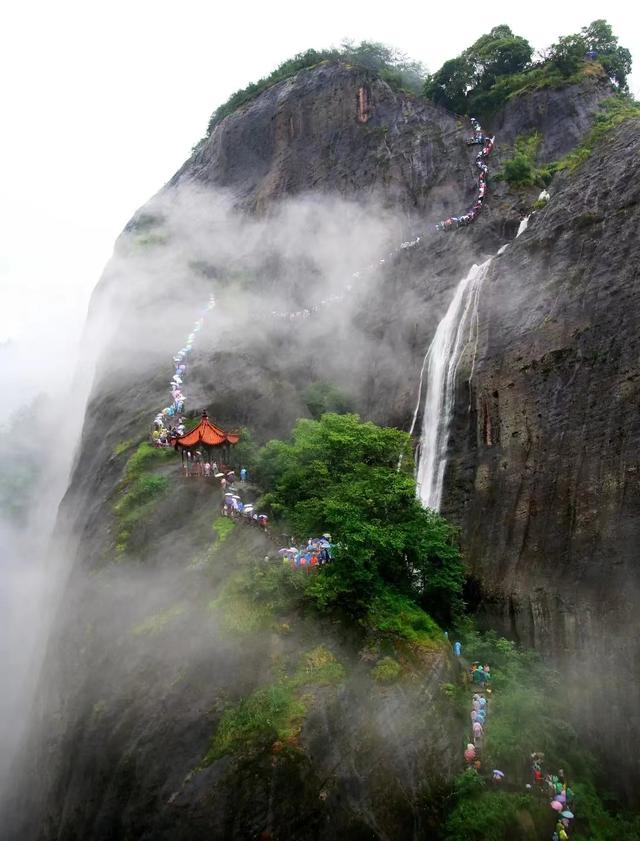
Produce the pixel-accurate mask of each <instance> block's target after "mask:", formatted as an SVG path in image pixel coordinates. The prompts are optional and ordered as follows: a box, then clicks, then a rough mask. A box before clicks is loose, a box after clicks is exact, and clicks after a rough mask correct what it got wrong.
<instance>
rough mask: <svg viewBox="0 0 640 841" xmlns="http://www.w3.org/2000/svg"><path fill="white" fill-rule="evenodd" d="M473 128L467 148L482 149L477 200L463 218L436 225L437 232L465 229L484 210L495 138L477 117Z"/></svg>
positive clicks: (478, 155)
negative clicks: (483, 127)
mask: <svg viewBox="0 0 640 841" xmlns="http://www.w3.org/2000/svg"><path fill="white" fill-rule="evenodd" d="M471 126H472V128H473V135H472V136H471V137H470V138H469V139H468V140H467V146H481V147H482V148H481V149H480V151H479V152H478V154H477V155H476V167H477V169H479V170H480V172H479V173H478V183H477V190H476V198H475V201H474V203H473V204H472V205H471V207H470V208H469V209H468V210H467V212H466V213H464V214H463V215H462V216H450V217H449V218H448V219H445V220H444V221H442V222H439V223H438V224H437V225H436V231H453V230H455V229H456V228H463V227H464V226H465V225H470V224H471V223H472V222H473V220H474V219H475V218H476V216H477V215H478V214H479V213H480V211H481V210H482V207H483V204H484V200H485V197H486V195H487V177H488V174H489V167H488V166H487V158H488V157H489V155H490V154H491V152H492V151H493V144H494V141H495V137H489V136H488V135H486V134H485V133H484V131H483V129H482V126H481V125H480V123H479V122H478V120H477V119H476V118H475V117H471Z"/></svg>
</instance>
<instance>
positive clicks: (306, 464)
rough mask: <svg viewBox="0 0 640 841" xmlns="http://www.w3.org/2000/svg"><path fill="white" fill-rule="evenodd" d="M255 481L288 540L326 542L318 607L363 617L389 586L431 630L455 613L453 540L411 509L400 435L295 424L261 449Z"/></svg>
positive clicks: (432, 516)
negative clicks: (327, 558) (288, 530)
mask: <svg viewBox="0 0 640 841" xmlns="http://www.w3.org/2000/svg"><path fill="white" fill-rule="evenodd" d="M400 455H403V456H404V470H403V471H398V470H397V464H398V459H399V457H400ZM256 472H257V475H258V478H259V480H260V481H261V483H262V485H263V486H264V487H265V488H267V489H269V493H268V495H267V497H266V498H265V501H266V502H268V503H269V504H270V505H271V507H272V510H273V512H274V513H275V514H276V515H282V516H285V517H286V519H287V521H288V522H289V523H291V525H292V527H293V529H294V531H295V532H296V533H297V534H299V535H301V536H303V537H307V536H308V535H313V534H322V533H323V532H330V533H331V535H332V539H333V542H334V543H335V544H336V545H335V550H334V560H333V563H331V564H330V565H328V566H327V567H325V568H324V569H323V571H322V575H321V576H318V578H317V579H316V582H315V583H314V587H313V588H312V589H313V595H314V596H315V598H316V600H317V602H318V604H319V605H321V606H325V607H329V606H332V605H340V606H341V607H344V608H346V609H347V610H349V611H350V612H353V613H359V614H363V613H366V611H367V610H368V609H369V607H370V605H371V603H372V601H373V600H374V599H375V597H376V596H377V595H378V594H379V593H380V591H381V588H383V587H384V586H385V585H391V586H392V587H394V588H396V589H397V590H398V591H399V592H400V593H404V594H406V595H408V596H411V597H412V598H413V599H414V600H415V601H416V602H418V603H420V604H421V606H423V607H424V608H425V609H426V610H427V611H428V612H429V613H430V614H431V615H433V616H434V617H435V618H436V619H437V620H438V621H442V622H446V623H447V624H450V622H451V621H452V619H453V618H454V617H455V616H456V615H457V614H458V613H459V611H460V610H461V605H462V601H461V592H462V584H463V580H464V568H463V565H462V561H461V559H460V553H459V550H458V548H457V545H456V540H455V533H454V530H453V529H452V527H451V526H450V525H449V524H448V523H447V522H446V521H445V520H444V519H443V518H442V517H440V516H439V515H438V514H437V513H436V512H434V511H429V510H425V509H423V508H422V506H421V505H420V503H419V502H418V500H417V499H416V496H415V482H414V480H413V475H412V473H411V446H410V438H409V435H408V434H407V433H405V432H401V431H400V430H397V429H390V428H383V427H380V426H377V425H376V424H373V423H363V422H362V421H361V420H360V418H359V417H358V416H357V415H336V414H325V415H323V416H322V417H321V418H320V420H318V421H312V420H300V421H298V423H297V424H296V426H295V428H294V431H293V438H292V441H291V442H283V441H271V442H270V443H269V444H267V445H266V447H264V448H263V450H262V452H261V455H260V458H259V461H258V465H257V471H256Z"/></svg>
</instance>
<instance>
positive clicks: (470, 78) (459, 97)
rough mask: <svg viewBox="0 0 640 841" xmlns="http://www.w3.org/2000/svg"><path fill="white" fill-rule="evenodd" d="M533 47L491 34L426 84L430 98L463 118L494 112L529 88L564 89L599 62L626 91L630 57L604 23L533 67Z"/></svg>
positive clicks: (561, 42) (555, 47) (501, 32)
mask: <svg viewBox="0 0 640 841" xmlns="http://www.w3.org/2000/svg"><path fill="white" fill-rule="evenodd" d="M532 52H533V51H532V49H531V45H530V44H529V42H528V41H527V40H525V39H524V38H522V37H520V36H518V35H514V34H513V32H512V31H511V29H510V28H509V27H508V26H505V25H502V26H495V27H494V28H493V29H492V30H491V32H489V33H488V34H486V35H483V36H482V37H481V38H478V40H477V41H476V42H475V43H474V44H472V45H471V46H470V47H468V48H467V49H466V50H464V52H462V53H461V54H460V55H459V56H458V57H457V58H452V59H449V60H448V61H446V62H445V63H444V64H443V65H442V67H441V68H440V69H439V70H438V71H436V72H435V73H434V74H433V75H431V76H429V77H428V78H427V81H426V82H425V86H424V94H425V96H427V97H429V98H430V99H432V100H433V101H434V102H436V103H438V104H440V105H443V106H444V107H446V108H449V109H451V110H453V111H456V112H458V113H460V114H468V113H472V112H474V111H483V110H484V111H491V110H495V108H497V107H499V106H501V105H503V104H504V102H505V101H506V99H507V98H508V97H509V96H511V95H514V94H516V93H518V92H519V91H522V90H525V89H529V88H530V87H532V86H533V87H541V86H545V85H549V84H557V85H561V84H563V83H566V82H567V81H570V80H571V79H572V78H574V77H575V76H576V74H577V73H578V72H580V71H581V69H582V68H584V67H585V66H586V63H587V62H588V61H596V62H598V63H599V64H600V65H601V66H602V68H603V72H604V73H606V74H607V76H608V77H609V79H610V80H611V82H612V83H613V84H614V85H615V86H616V87H618V88H619V89H620V90H621V91H623V92H624V91H626V90H627V76H628V75H629V73H630V72H631V53H630V52H629V50H628V49H626V48H625V47H621V46H619V45H618V38H617V37H616V36H615V35H614V34H613V30H612V28H611V26H610V25H609V24H608V23H607V22H606V21H605V20H595V21H593V22H592V23H591V24H589V26H585V27H583V28H582V29H581V30H580V32H579V33H577V34H574V35H567V36H564V37H562V38H559V39H558V41H557V43H555V44H552V45H551V47H549V48H548V49H547V50H545V51H543V52H542V53H541V55H540V59H539V60H538V61H532Z"/></svg>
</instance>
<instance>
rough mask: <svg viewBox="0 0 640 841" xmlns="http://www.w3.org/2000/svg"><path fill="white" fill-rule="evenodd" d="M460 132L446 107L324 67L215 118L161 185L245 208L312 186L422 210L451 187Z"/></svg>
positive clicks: (459, 158) (342, 68) (461, 160)
mask: <svg viewBox="0 0 640 841" xmlns="http://www.w3.org/2000/svg"><path fill="white" fill-rule="evenodd" d="M464 130H466V126H465V127H464V128H463V127H462V126H461V125H460V123H459V122H458V121H457V120H456V118H455V117H454V116H453V115H451V114H449V113H448V112H447V111H445V110H443V109H441V108H438V107H436V106H434V105H431V104H430V103H426V102H424V101H420V100H417V99H415V98H414V97H411V96H408V95H406V94H401V93H396V92H394V91H393V90H392V89H391V88H390V87H389V85H387V84H386V82H384V81H382V80H381V79H378V78H377V77H376V76H375V75H373V74H371V73H369V72H367V71H365V70H361V69H358V68H354V67H349V66H346V65H342V64H335V63H324V64H321V65H319V66H318V67H316V68H313V69H309V70H303V71H301V72H300V73H298V74H297V75H296V76H294V77H293V78H291V79H286V80H284V81H282V82H278V83H277V84H275V85H273V86H272V87H270V88H269V89H268V90H267V91H265V92H264V93H263V94H262V95H261V96H259V97H258V98H257V99H255V100H254V101H253V102H250V103H249V104H248V105H245V106H243V107H242V108H240V109H239V110H238V111H237V112H236V113H234V114H231V115H230V116H229V117H227V118H226V119H225V120H223V121H222V122H221V123H220V124H218V125H217V126H216V127H215V129H214V131H213V132H212V135H211V137H209V138H208V139H206V140H204V141H202V142H201V144H200V145H199V147H198V149H197V151H196V152H195V154H194V156H193V157H192V158H191V160H189V161H188V162H187V163H186V164H185V165H184V166H183V167H182V168H181V169H180V170H179V172H178V173H177V174H176V175H175V176H174V178H173V179H172V181H171V184H172V185H174V186H175V185H177V184H180V183H182V182H183V181H184V180H185V179H186V180H196V181H199V182H202V183H206V184H214V185H216V186H217V187H231V188H232V189H233V192H234V196H235V198H236V200H237V201H238V202H240V204H241V205H242V206H243V207H244V208H245V209H248V210H252V209H257V210H265V209H266V208H268V207H269V205H270V204H272V203H273V201H274V200H277V199H279V198H281V197H283V196H285V195H286V196H292V195H296V194H297V193H304V192H308V191H312V190H313V191H316V192H318V191H319V192H338V193H340V194H342V195H358V196H360V197H361V198H362V197H365V196H366V195H367V194H368V193H374V194H376V196H378V197H380V198H382V199H383V200H384V201H386V202H387V203H389V204H393V205H394V206H398V205H400V206H402V207H404V208H407V209H411V208H415V207H418V208H421V209H422V208H424V205H425V195H426V193H427V191H433V189H434V187H435V186H438V187H440V188H441V189H442V190H443V191H444V190H448V189H450V190H458V189H459V185H460V181H461V178H462V172H461V169H462V167H463V166H464V164H465V161H466V156H465V155H464V146H463V144H462V137H463V136H464V135H463V131H464ZM452 150H453V154H452Z"/></svg>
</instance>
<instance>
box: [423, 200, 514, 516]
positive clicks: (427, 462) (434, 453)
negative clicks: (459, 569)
mask: <svg viewBox="0 0 640 841" xmlns="http://www.w3.org/2000/svg"><path fill="white" fill-rule="evenodd" d="M528 224H529V216H526V217H525V218H524V219H523V220H522V221H521V222H520V225H519V227H518V232H517V233H516V237H515V238H516V239H517V238H518V237H519V236H520V234H522V233H524V232H525V231H526V229H527V226H528ZM508 247H509V246H508V244H507V245H503V246H502V248H501V249H500V250H499V251H498V254H503V253H504V252H505V251H506V250H507V248H508ZM492 260H493V257H490V258H489V259H488V260H486V261H485V262H484V263H481V264H480V265H479V266H478V265H473V266H472V267H471V270H470V271H469V273H468V274H467V276H466V277H464V278H463V279H462V280H461V281H460V283H459V284H458V286H457V287H456V291H455V293H454V295H453V300H452V301H451V303H450V304H449V308H448V309H447V312H446V313H445V316H444V318H443V319H442V320H441V321H440V323H439V324H438V327H437V329H436V332H435V335H434V337H433V340H432V341H431V344H430V345H429V348H428V350H427V353H426V355H425V358H424V361H423V363H422V370H421V371H420V384H419V387H418V401H417V404H416V408H415V411H414V413H413V421H412V423H411V429H410V434H413V431H414V429H415V425H416V421H417V419H418V415H419V413H420V406H421V399H422V384H423V380H424V373H425V370H426V372H427V386H426V393H425V398H424V404H423V406H422V433H421V435H420V444H419V448H418V466H417V470H416V494H417V496H418V498H419V499H420V501H421V503H422V504H423V506H424V507H425V508H433V509H435V510H436V511H438V510H439V509H440V503H441V501H442V487H443V483H444V471H445V467H446V464H447V446H448V443H449V424H450V422H451V414H452V412H453V404H454V391H455V383H456V374H457V372H458V365H459V364H460V359H461V357H462V354H463V353H464V351H465V349H466V347H467V346H468V345H469V343H470V342H473V343H474V349H473V356H472V359H471V373H470V376H469V379H471V376H472V375H473V369H474V365H475V357H476V349H477V342H478V329H479V325H478V301H479V297H480V287H481V286H482V282H483V280H484V278H485V276H486V274H487V271H488V270H489V266H490V265H491V262H492Z"/></svg>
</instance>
